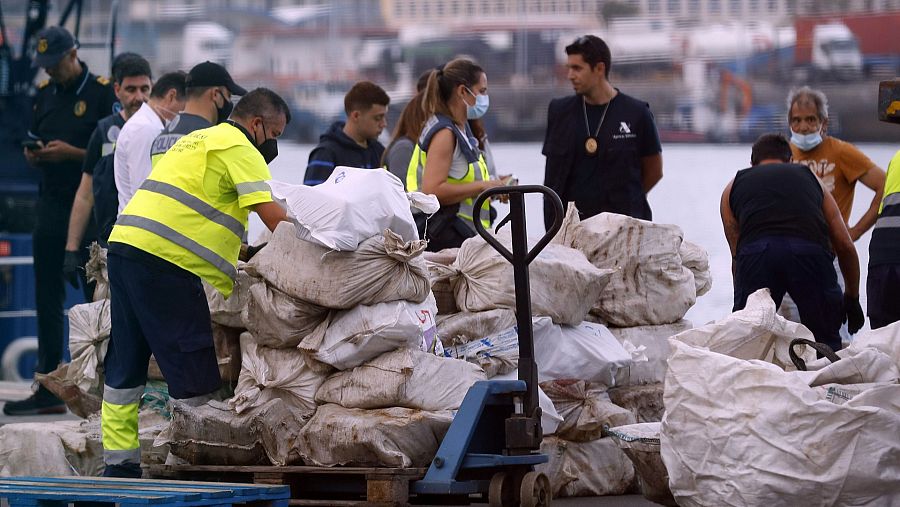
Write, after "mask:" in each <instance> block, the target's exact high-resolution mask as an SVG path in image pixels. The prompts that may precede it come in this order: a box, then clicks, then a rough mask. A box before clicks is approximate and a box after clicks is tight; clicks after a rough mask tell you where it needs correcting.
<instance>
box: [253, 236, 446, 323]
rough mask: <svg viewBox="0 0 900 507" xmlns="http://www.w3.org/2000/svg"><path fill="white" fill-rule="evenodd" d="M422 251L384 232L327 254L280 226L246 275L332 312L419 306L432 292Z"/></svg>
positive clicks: (417, 244)
mask: <svg viewBox="0 0 900 507" xmlns="http://www.w3.org/2000/svg"><path fill="white" fill-rule="evenodd" d="M424 250H425V242H424V241H422V240H414V241H408V242H404V241H403V239H402V238H401V237H400V236H398V235H397V234H396V233H394V232H392V231H391V230H389V229H388V230H385V231H383V232H382V233H381V234H379V235H377V236H372V237H370V238H368V239H366V240H365V241H363V242H362V243H360V245H359V248H358V249H356V250H354V251H350V252H339V251H331V250H328V249H327V248H325V247H323V246H320V245H317V244H314V243H310V242H309V241H304V240H302V239H300V238H298V237H297V231H296V228H295V227H294V226H293V225H292V224H290V223H288V222H282V223H280V224H279V225H278V227H277V228H276V229H275V232H274V233H273V234H272V238H271V239H270V240H269V244H268V245H267V246H266V247H265V248H263V249H262V250H260V251H259V252H258V253H257V254H256V255H255V256H254V257H253V258H252V259H250V261H249V262H248V263H247V265H246V270H247V272H248V273H250V274H251V275H253V276H255V277H260V278H263V279H265V280H266V281H267V282H268V283H269V285H271V286H272V287H274V288H276V289H278V290H280V291H281V292H283V293H285V294H287V295H288V296H290V297H292V298H296V299H299V300H302V301H306V302H308V303H313V304H316V305H319V306H324V307H326V308H331V309H350V308H353V307H355V306H357V305H372V304H377V303H384V302H388V301H400V300H406V301H412V302H415V303H421V302H423V301H425V299H426V298H427V297H428V294H429V292H430V290H431V286H430V283H429V280H428V272H427V269H426V268H425V260H424V259H422V257H421V255H422V252H423V251H424Z"/></svg>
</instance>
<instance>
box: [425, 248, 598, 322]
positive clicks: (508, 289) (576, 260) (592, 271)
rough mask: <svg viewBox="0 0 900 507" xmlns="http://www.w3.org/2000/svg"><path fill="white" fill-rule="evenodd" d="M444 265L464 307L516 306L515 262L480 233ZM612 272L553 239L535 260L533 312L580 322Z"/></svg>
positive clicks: (531, 271)
mask: <svg viewBox="0 0 900 507" xmlns="http://www.w3.org/2000/svg"><path fill="white" fill-rule="evenodd" d="M497 239H498V240H499V241H500V242H501V243H505V244H506V245H507V248H509V243H510V239H509V235H508V234H500V235H498V236H497ZM440 268H441V267H440V266H438V267H437V268H436V269H440ZM443 270H444V271H445V272H446V275H447V276H448V277H449V278H450V283H451V284H452V285H453V291H454V293H455V294H456V304H457V306H458V307H459V308H460V310H461V311H467V312H480V311H485V310H493V309H495V308H509V309H514V308H515V307H516V298H515V291H514V290H512V287H514V283H513V266H512V264H510V263H509V261H507V260H506V259H505V258H504V257H503V256H502V255H500V253H499V252H497V251H496V250H494V247H492V246H490V245H489V244H488V243H487V242H486V241H485V240H484V239H483V238H481V237H480V236H476V237H473V238H469V239H467V240H466V241H465V242H464V243H463V244H462V246H461V247H460V249H459V255H458V256H457V258H456V262H454V263H453V264H452V265H450V266H449V267H443ZM612 272H613V270H608V269H598V268H596V267H594V266H593V265H591V263H590V262H588V260H587V259H586V258H585V257H584V255H583V254H582V253H581V252H578V251H576V250H574V249H572V248H568V247H565V246H562V245H558V244H549V245H547V247H546V248H544V250H542V251H541V253H540V254H539V255H538V256H537V257H536V258H535V259H534V260H533V261H532V262H531V264H530V265H529V274H530V282H531V305H532V312H533V314H534V315H535V316H539V315H546V316H548V317H551V318H552V319H553V322H556V323H559V324H571V325H577V324H579V323H580V322H581V321H583V320H584V317H585V315H587V313H588V311H589V310H590V309H591V306H592V305H593V302H594V301H596V300H597V297H598V296H599V295H600V292H601V291H602V290H603V288H604V287H605V286H606V283H607V281H608V280H609V278H610V276H611V275H612Z"/></svg>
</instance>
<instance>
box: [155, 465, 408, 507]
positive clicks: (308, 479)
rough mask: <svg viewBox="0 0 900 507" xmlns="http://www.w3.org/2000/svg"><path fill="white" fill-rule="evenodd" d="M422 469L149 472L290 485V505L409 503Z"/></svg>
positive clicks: (168, 468) (165, 468)
mask: <svg viewBox="0 0 900 507" xmlns="http://www.w3.org/2000/svg"><path fill="white" fill-rule="evenodd" d="M425 472H426V469H425V468H365V467H332V468H328V467H314V466H282V467H279V466H219V465H152V466H151V467H150V475H151V476H152V477H160V478H163V477H165V478H175V479H181V480H195V479H196V480H227V481H234V482H254V483H259V484H280V485H286V486H290V488H291V501H290V505H296V506H326V505H327V506H334V507H340V506H359V505H371V506H398V505H408V504H409V501H410V498H409V483H410V481H416V480H418V479H421V478H422V477H424V476H425Z"/></svg>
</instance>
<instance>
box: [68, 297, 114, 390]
mask: <svg viewBox="0 0 900 507" xmlns="http://www.w3.org/2000/svg"><path fill="white" fill-rule="evenodd" d="M68 315H69V351H70V352H71V355H72V361H71V363H69V368H68V369H67V370H66V378H67V379H68V380H70V381H72V382H73V383H75V385H77V386H78V387H79V388H80V389H81V390H83V391H84V392H87V393H92V394H100V393H101V392H102V391H103V360H104V358H105V357H106V349H107V348H108V347H109V333H110V329H111V327H112V323H111V316H110V306H109V300H108V299H101V300H99V301H95V302H93V303H86V304H81V305H75V306H73V307H72V308H70V309H69V312H68Z"/></svg>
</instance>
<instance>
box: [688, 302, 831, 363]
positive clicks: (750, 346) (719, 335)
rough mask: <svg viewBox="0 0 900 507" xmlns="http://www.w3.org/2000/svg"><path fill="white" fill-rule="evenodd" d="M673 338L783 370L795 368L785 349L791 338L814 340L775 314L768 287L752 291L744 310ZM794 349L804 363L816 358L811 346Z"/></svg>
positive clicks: (806, 332) (803, 328)
mask: <svg viewBox="0 0 900 507" xmlns="http://www.w3.org/2000/svg"><path fill="white" fill-rule="evenodd" d="M674 338H675V339H676V340H678V341H680V342H683V343H686V344H688V345H693V346H695V347H706V348H708V349H709V350H711V351H713V352H718V353H720V354H725V355H728V356H731V357H736V358H738V359H761V360H764V361H769V362H771V363H774V364H776V365H778V366H780V367H782V368H783V369H794V365H793V363H792V362H791V359H790V355H789V352H788V346H789V345H790V343H791V341H793V340H794V339H797V338H803V339H807V340H811V341H815V337H814V336H813V334H812V332H811V331H810V330H809V329H807V328H806V326H804V325H803V324H799V323H797V322H791V321H789V320H787V319H785V318H784V317H782V316H780V315H778V314H777V313H776V311H775V302H774V301H772V296H771V295H770V292H769V289H760V290H758V291H756V292H754V293H753V294H751V295H750V296H749V297H748V298H747V304H746V305H745V306H744V309H743V310H739V311H737V312H734V313H732V314H731V315H729V316H728V317H725V318H724V319H722V320H720V321H718V322H713V323H711V324H707V325H705V326H701V327H697V328H694V329H689V330H687V331H683V332H681V333H678V334H677V335H675V337H674ZM796 350H797V352H798V354H799V355H800V357H801V358H803V359H804V360H805V361H806V362H807V363H809V362H812V361H813V360H814V359H815V357H816V353H815V351H813V350H812V348H810V347H805V346H800V347H797V348H796Z"/></svg>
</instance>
